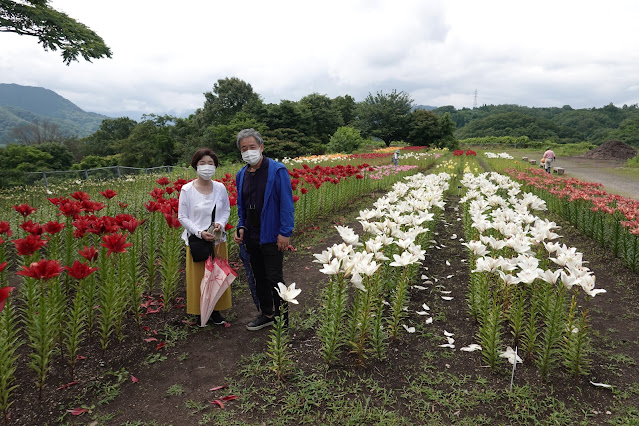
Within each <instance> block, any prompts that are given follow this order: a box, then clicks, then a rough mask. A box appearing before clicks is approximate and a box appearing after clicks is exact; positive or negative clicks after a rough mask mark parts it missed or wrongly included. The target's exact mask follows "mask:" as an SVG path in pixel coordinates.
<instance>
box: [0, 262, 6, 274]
mask: <svg viewBox="0 0 639 426" xmlns="http://www.w3.org/2000/svg"><path fill="white" fill-rule="evenodd" d="M6 267H7V262H2V263H0V272H2V271H4V268H6Z"/></svg>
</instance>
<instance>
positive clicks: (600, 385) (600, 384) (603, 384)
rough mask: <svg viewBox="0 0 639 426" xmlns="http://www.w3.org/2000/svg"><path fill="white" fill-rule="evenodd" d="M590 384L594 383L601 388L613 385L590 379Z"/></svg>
mask: <svg viewBox="0 0 639 426" xmlns="http://www.w3.org/2000/svg"><path fill="white" fill-rule="evenodd" d="M590 384H591V385H593V386H598V387H600V388H611V387H612V385H607V384H605V383H595V382H593V381H592V380H591V381H590Z"/></svg>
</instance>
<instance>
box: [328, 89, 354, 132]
mask: <svg viewBox="0 0 639 426" xmlns="http://www.w3.org/2000/svg"><path fill="white" fill-rule="evenodd" d="M333 107H334V108H335V109H336V110H337V111H339V113H340V115H341V116H342V123H344V125H345V126H348V125H350V124H351V123H353V121H355V118H356V110H357V102H355V98H354V97H352V96H350V95H344V96H338V97H336V98H334V99H333Z"/></svg>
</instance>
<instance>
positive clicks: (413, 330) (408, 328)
mask: <svg viewBox="0 0 639 426" xmlns="http://www.w3.org/2000/svg"><path fill="white" fill-rule="evenodd" d="M402 326H404V330H406V331H408V332H409V333H414V332H415V327H407V326H406V324H402Z"/></svg>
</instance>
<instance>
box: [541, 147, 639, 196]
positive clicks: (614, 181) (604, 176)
mask: <svg viewBox="0 0 639 426" xmlns="http://www.w3.org/2000/svg"><path fill="white" fill-rule="evenodd" d="M624 164H625V162H624V161H621V162H620V161H614V160H597V159H592V158H577V157H560V158H559V157H558V158H557V160H556V161H555V163H554V164H553V165H554V166H557V167H563V168H565V169H566V175H567V176H570V177H574V178H577V179H581V180H586V181H589V182H599V183H602V184H603V185H604V189H605V190H606V192H609V193H611V194H619V195H623V196H624V197H630V198H634V199H636V200H639V179H637V178H635V177H632V176H628V175H623V174H621V173H616V172H615V171H616V170H615V169H618V168H621V167H623V166H624Z"/></svg>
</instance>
